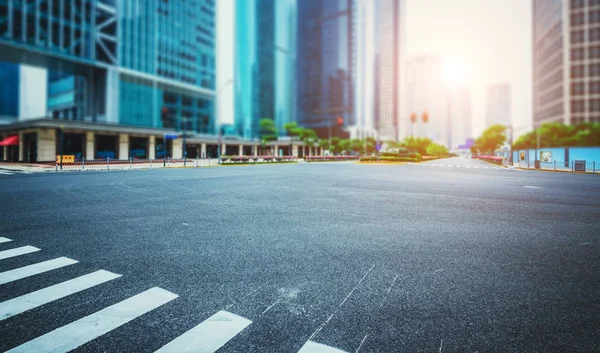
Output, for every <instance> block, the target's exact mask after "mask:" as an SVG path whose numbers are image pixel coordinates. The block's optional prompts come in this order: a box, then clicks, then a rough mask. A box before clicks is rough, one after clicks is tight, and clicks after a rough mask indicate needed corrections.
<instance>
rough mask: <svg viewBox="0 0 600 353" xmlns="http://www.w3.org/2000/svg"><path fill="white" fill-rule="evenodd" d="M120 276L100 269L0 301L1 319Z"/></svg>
mask: <svg viewBox="0 0 600 353" xmlns="http://www.w3.org/2000/svg"><path fill="white" fill-rule="evenodd" d="M118 277H121V275H118V274H116V273H112V272H108V271H105V270H100V271H96V272H92V273H90V274H87V275H84V276H81V277H77V278H74V279H71V280H68V281H65V282H61V283H58V284H55V285H53V286H50V287H46V288H42V289H40V290H37V291H35V292H31V293H28V294H25V295H22V296H20V297H17V298H14V299H10V300H7V301H5V302H2V303H0V321H2V320H5V319H8V318H9V317H12V316H15V315H18V314H21V313H23V312H25V311H28V310H31V309H34V308H37V307H38V306H42V305H44V304H48V303H50V302H52V301H55V300H57V299H60V298H64V297H66V296H69V295H71V294H74V293H77V292H79V291H82V290H85V289H88V288H91V287H94V286H96V285H98V284H102V283H104V282H108V281H110V280H112V279H115V278H118Z"/></svg>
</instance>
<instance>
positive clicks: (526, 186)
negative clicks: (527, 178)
mask: <svg viewBox="0 0 600 353" xmlns="http://www.w3.org/2000/svg"><path fill="white" fill-rule="evenodd" d="M523 187H524V188H527V189H541V187H540V186H532V185H523Z"/></svg>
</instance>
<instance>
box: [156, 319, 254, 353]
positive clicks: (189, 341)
mask: <svg viewBox="0 0 600 353" xmlns="http://www.w3.org/2000/svg"><path fill="white" fill-rule="evenodd" d="M251 323H252V321H250V320H248V319H246V318H243V317H241V316H238V315H235V314H232V313H230V312H228V311H224V310H223V311H219V312H218V313H216V314H214V315H213V316H211V317H209V318H208V319H206V320H205V321H204V322H202V323H201V324H199V325H198V326H196V327H194V328H192V329H191V330H189V331H187V332H186V333H184V334H183V335H181V336H179V337H177V338H176V339H174V340H173V341H171V342H169V343H168V344H167V345H165V346H164V347H162V348H161V349H159V350H157V351H156V353H192V352H195V353H212V352H215V351H217V350H218V349H219V348H221V347H223V345H225V343H227V342H228V341H229V340H231V339H232V338H233V337H235V336H236V335H237V334H238V333H240V332H242V330H244V329H245V328H246V327H248V325H250V324H251Z"/></svg>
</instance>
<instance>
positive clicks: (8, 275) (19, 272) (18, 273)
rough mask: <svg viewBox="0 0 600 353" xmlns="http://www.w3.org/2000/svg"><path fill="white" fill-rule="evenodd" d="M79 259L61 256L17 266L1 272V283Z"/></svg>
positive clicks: (46, 270) (66, 264)
mask: <svg viewBox="0 0 600 353" xmlns="http://www.w3.org/2000/svg"><path fill="white" fill-rule="evenodd" d="M77 262H78V261H77V260H73V259H69V258H68V257H59V258H57V259H54V260H48V261H44V262H39V263H37V264H33V265H29V266H24V267H19V268H15V269H14V270H10V271H5V272H0V284H5V283H8V282H12V281H16V280H19V279H22V278H25V277H30V276H33V275H37V274H40V273H44V272H48V271H52V270H55V269H57V268H61V267H64V266H68V265H73V264H76V263H77Z"/></svg>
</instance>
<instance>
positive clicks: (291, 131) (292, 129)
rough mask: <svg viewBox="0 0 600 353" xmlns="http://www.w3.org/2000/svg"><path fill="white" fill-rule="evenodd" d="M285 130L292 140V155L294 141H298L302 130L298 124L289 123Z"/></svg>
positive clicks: (284, 126) (284, 127)
mask: <svg viewBox="0 0 600 353" xmlns="http://www.w3.org/2000/svg"><path fill="white" fill-rule="evenodd" d="M283 129H284V130H285V132H286V133H287V135H288V136H289V137H290V138H291V139H290V155H291V154H292V149H293V145H294V141H296V140H297V138H298V135H299V134H300V130H301V129H302V128H301V127H299V126H298V124H296V123H287V124H285V125H283Z"/></svg>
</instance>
